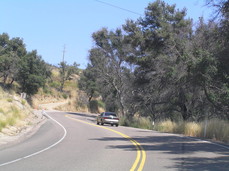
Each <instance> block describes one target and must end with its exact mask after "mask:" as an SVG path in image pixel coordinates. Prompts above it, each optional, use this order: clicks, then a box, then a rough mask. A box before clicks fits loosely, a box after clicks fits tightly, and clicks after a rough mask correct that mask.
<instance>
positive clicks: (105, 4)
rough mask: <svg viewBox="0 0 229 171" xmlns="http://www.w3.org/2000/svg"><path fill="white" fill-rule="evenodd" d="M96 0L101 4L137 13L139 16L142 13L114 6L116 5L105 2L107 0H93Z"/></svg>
mask: <svg viewBox="0 0 229 171" xmlns="http://www.w3.org/2000/svg"><path fill="white" fill-rule="evenodd" d="M95 1H97V2H100V3H102V4H105V5H108V6H111V7H114V8H117V9H120V10H123V11H127V12H130V13H133V14H135V15H139V16H142V14H139V13H137V12H134V11H131V10H128V9H125V8H121V7H119V6H116V5H113V4H110V3H107V2H103V1H100V0H95Z"/></svg>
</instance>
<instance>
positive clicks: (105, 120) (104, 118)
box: [96, 112, 119, 126]
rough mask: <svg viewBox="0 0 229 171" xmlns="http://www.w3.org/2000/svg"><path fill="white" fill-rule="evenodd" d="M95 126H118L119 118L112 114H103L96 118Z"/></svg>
mask: <svg viewBox="0 0 229 171" xmlns="http://www.w3.org/2000/svg"><path fill="white" fill-rule="evenodd" d="M96 121H97V125H99V124H101V125H104V124H111V126H113V125H116V126H118V125H119V118H118V116H117V115H116V113H114V112H103V113H101V114H100V115H98V116H97V118H96Z"/></svg>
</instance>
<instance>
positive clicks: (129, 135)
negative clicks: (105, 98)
mask: <svg viewBox="0 0 229 171" xmlns="http://www.w3.org/2000/svg"><path fill="white" fill-rule="evenodd" d="M47 114H48V115H49V116H50V117H51V118H53V119H51V118H50V119H48V121H47V122H46V123H45V124H43V125H42V126H41V128H40V129H39V130H38V131H37V132H36V133H35V134H34V135H33V136H31V137H30V138H28V139H26V140H24V141H23V142H20V143H18V144H17V145H14V146H11V147H8V148H4V149H1V150H0V171H1V170H2V171H14V170H17V171H27V170H28V171H38V170H39V171H40V170H42V171H46V170H47V171H51V170H55V171H75V170H79V171H83V170H85V171H86V170H87V171H88V170H93V171H103V170H104V171H105V170H109V171H112V170H116V171H117V170H118V171H119V170H120V171H126V170H149V171H151V170H201V171H202V170H228V168H229V147H228V146H220V145H217V144H213V143H209V142H205V141H198V140H194V139H190V138H187V137H182V136H177V135H173V134H164V133H158V132H154V131H149V130H142V129H135V128H127V127H122V126H120V127H111V126H109V125H105V126H97V125H96V124H95V116H93V115H86V114H74V113H65V112H47Z"/></svg>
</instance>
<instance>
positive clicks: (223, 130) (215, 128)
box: [155, 119, 229, 143]
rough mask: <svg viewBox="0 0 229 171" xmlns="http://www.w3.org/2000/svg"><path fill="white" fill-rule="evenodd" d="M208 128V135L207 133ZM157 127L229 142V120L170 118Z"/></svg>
mask: <svg viewBox="0 0 229 171" xmlns="http://www.w3.org/2000/svg"><path fill="white" fill-rule="evenodd" d="M205 128H206V135H205V133H204V132H205ZM155 129H156V130H157V131H161V132H169V133H178V134H184V135H186V136H192V137H201V138H207V139H211V140H215V141H221V142H225V143H229V122H228V121H223V120H219V119H212V120H210V121H208V122H199V123H197V122H180V123H175V122H172V121H170V120H167V121H163V122H159V123H157V124H156V126H155Z"/></svg>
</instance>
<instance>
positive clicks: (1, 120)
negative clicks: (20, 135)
mask: <svg viewBox="0 0 229 171" xmlns="http://www.w3.org/2000/svg"><path fill="white" fill-rule="evenodd" d="M0 94H1V95H0V103H1V106H0V131H2V130H3V128H5V127H7V126H15V125H17V124H20V121H21V120H23V119H24V118H25V117H26V116H27V114H28V113H29V112H30V111H28V110H24V109H25V108H27V109H28V104H27V102H26V101H25V100H22V99H21V98H18V97H16V96H13V95H11V94H9V93H7V92H5V91H3V90H2V88H0Z"/></svg>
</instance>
